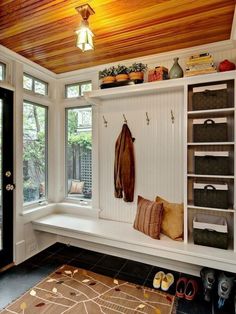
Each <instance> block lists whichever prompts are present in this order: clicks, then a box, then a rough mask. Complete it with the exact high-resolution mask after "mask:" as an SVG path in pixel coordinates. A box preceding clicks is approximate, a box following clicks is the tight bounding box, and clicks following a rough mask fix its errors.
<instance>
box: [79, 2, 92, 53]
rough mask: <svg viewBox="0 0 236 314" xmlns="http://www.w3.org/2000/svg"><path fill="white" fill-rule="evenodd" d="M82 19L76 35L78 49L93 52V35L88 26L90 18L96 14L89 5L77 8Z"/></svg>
mask: <svg viewBox="0 0 236 314" xmlns="http://www.w3.org/2000/svg"><path fill="white" fill-rule="evenodd" d="M75 9H76V10H77V11H78V12H79V14H80V15H81V17H82V21H81V24H80V27H79V29H78V30H76V31H75V33H76V36H77V38H76V47H78V48H80V49H81V50H82V51H87V50H93V49H94V46H93V33H92V32H91V30H90V28H89V24H88V18H89V16H90V15H92V14H94V13H95V12H94V11H93V9H92V8H91V7H90V5H89V4H84V5H81V6H79V7H77V8H75Z"/></svg>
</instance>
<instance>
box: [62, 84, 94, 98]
mask: <svg viewBox="0 0 236 314" xmlns="http://www.w3.org/2000/svg"><path fill="white" fill-rule="evenodd" d="M91 90H92V83H91V82H90V81H89V82H80V83H74V84H68V85H66V86H65V93H66V98H76V97H80V96H83V95H84V92H90V91H91Z"/></svg>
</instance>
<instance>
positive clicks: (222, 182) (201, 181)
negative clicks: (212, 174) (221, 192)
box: [187, 177, 234, 211]
mask: <svg viewBox="0 0 236 314" xmlns="http://www.w3.org/2000/svg"><path fill="white" fill-rule="evenodd" d="M187 182H188V187H187V193H188V199H187V202H188V207H192V208H193V207H199V206H198V205H196V204H195V202H194V201H195V200H194V186H196V185H203V186H204V187H205V186H210V185H212V186H215V187H216V188H218V189H220V186H227V188H228V191H227V194H228V196H227V198H228V207H227V209H226V208H221V207H220V206H219V207H218V206H217V207H216V206H215V207H212V206H203V205H202V206H200V208H203V209H207V210H216V209H217V210H218V211H225V210H226V211H227V210H229V211H234V209H233V206H234V180H233V179H220V178H207V177H206V178H196V177H191V178H188V181H187ZM222 189H223V188H222Z"/></svg>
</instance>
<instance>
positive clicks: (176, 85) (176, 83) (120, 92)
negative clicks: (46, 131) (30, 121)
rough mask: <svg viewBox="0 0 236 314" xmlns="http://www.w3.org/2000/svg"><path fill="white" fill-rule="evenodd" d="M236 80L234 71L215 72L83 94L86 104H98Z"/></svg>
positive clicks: (235, 71)
mask: <svg viewBox="0 0 236 314" xmlns="http://www.w3.org/2000/svg"><path fill="white" fill-rule="evenodd" d="M232 79H236V70H233V71H228V72H217V73H212V74H204V75H197V76H192V77H183V78H178V79H172V80H164V81H156V82H148V83H142V84H134V85H127V86H120V87H113V88H106V89H98V90H93V91H91V92H86V93H84V97H85V99H86V100H87V101H88V102H91V103H94V104H99V103H100V101H99V100H104V99H112V98H118V97H130V96H132V95H143V94H153V93H158V92H160V91H163V90H184V87H185V86H187V85H191V84H198V83H207V82H214V81H215V82H217V81H221V80H232Z"/></svg>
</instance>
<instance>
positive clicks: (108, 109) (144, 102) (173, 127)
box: [99, 90, 184, 222]
mask: <svg viewBox="0 0 236 314" xmlns="http://www.w3.org/2000/svg"><path fill="white" fill-rule="evenodd" d="M183 103H184V101H183V92H181V91H176V90H175V91H172V92H169V93H166V92H164V93H157V94H155V95H145V96H135V97H128V98H120V99H113V100H106V101H104V102H103V105H102V106H101V107H100V113H99V177H100V182H99V183H100V184H99V186H100V190H99V197H100V209H101V210H102V211H101V213H100V217H101V218H105V219H111V220H117V221H124V222H133V220H134V217H135V213H136V203H137V195H142V196H143V197H145V198H148V199H150V200H154V199H155V197H156V195H160V196H163V197H164V198H167V199H168V200H170V201H173V202H182V201H183V169H182V164H183V123H182V121H183V117H182V116H183ZM171 110H172V111H173V114H174V118H175V121H174V123H172V120H171ZM146 112H147V113H148V116H149V118H150V124H149V125H147V122H146ZM123 113H124V114H125V116H126V118H127V120H128V126H129V128H130V130H131V133H132V136H133V137H134V138H135V142H134V152H135V171H136V178H135V194H134V202H132V203H126V202H124V201H123V199H116V198H115V197H114V155H115V142H116V139H117V137H118V135H119V133H120V132H121V128H122V125H123V121H124V119H123V115H122V114H123ZM103 115H104V117H105V119H106V120H107V121H108V126H107V128H106V127H105V126H104V122H103Z"/></svg>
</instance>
